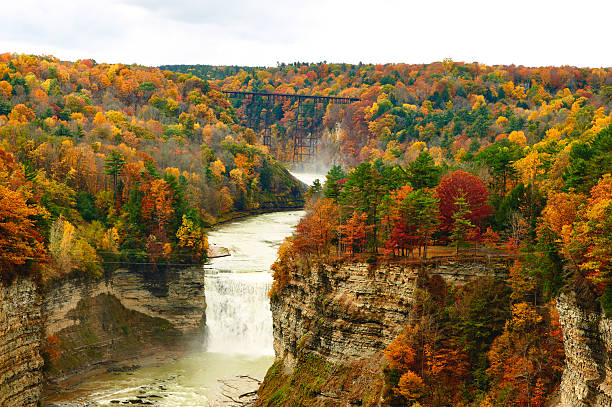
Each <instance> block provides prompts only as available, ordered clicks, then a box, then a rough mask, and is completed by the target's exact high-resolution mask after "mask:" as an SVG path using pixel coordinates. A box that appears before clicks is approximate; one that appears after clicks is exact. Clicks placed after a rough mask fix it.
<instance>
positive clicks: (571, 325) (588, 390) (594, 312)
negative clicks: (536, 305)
mask: <svg viewBox="0 0 612 407" xmlns="http://www.w3.org/2000/svg"><path fill="white" fill-rule="evenodd" d="M557 309H558V311H559V320H560V322H561V326H562V328H563V344H564V347H565V363H566V367H565V371H564V372H563V378H562V380H561V387H560V391H559V393H560V405H561V406H563V407H587V406H588V407H612V360H611V358H612V320H611V319H609V318H605V317H604V315H603V314H602V312H601V311H600V309H599V307H598V306H597V304H594V301H593V300H592V299H591V300H588V299H585V298H581V296H579V295H577V294H576V293H575V292H569V293H565V294H561V295H560V297H559V298H558V301H557Z"/></svg>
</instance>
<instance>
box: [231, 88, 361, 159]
mask: <svg viewBox="0 0 612 407" xmlns="http://www.w3.org/2000/svg"><path fill="white" fill-rule="evenodd" d="M221 93H223V94H225V95H227V97H228V98H239V99H242V100H244V102H245V103H249V104H252V103H253V102H254V101H255V99H256V98H261V99H262V100H263V101H264V102H265V103H267V105H268V108H267V109H266V114H265V115H264V118H263V127H264V128H263V145H265V146H267V147H268V148H269V149H270V150H271V149H272V134H271V131H270V126H271V125H272V120H271V114H270V112H271V108H270V107H272V106H274V104H275V103H276V102H282V101H286V100H289V101H293V102H295V101H297V104H298V105H297V112H296V116H297V125H296V127H295V130H294V131H293V134H292V139H293V155H292V158H293V161H304V160H309V159H311V158H312V157H314V155H315V154H316V151H317V144H318V142H319V138H318V136H317V135H315V134H312V133H311V132H308V131H307V129H306V127H305V126H304V102H305V101H312V102H313V104H314V106H315V108H316V106H317V105H321V106H323V107H326V106H327V105H328V104H330V103H334V104H339V105H349V104H351V103H353V102H358V101H359V100H360V99H359V98H351V97H340V96H314V95H298V94H292V93H266V92H245V91H235V90H221ZM247 127H250V128H253V127H254V126H253V125H252V124H251V123H250V117H249V115H248V114H247ZM254 130H259V129H254Z"/></svg>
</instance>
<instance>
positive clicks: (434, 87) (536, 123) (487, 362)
mask: <svg viewBox="0 0 612 407" xmlns="http://www.w3.org/2000/svg"><path fill="white" fill-rule="evenodd" d="M611 73H612V72H611V70H610V69H578V68H571V67H560V68H554V67H546V68H523V67H488V66H484V65H480V64H461V63H454V62H452V61H450V60H447V61H444V62H443V63H436V64H431V65H425V66H423V65H418V66H415V65H384V66H383V65H379V66H351V65H327V64H317V65H300V64H297V65H289V66H282V67H278V68H271V69H268V70H265V71H259V72H257V73H256V75H254V76H253V77H250V76H249V74H247V73H246V72H244V73H242V74H239V75H237V76H235V77H233V78H231V77H230V78H227V79H225V80H224V81H223V83H222V86H223V87H224V88H226V87H227V88H233V89H249V90H268V91H270V92H272V91H276V92H284V93H291V92H297V93H307V94H326V95H332V94H337V95H342V96H356V97H360V98H361V101H360V102H357V103H354V104H352V105H351V106H349V107H348V108H347V110H346V116H344V117H343V118H342V119H341V120H340V123H341V125H340V126H337V127H333V128H330V127H328V128H327V129H326V130H327V131H328V132H329V136H330V137H331V138H332V139H333V143H332V144H334V143H335V145H336V147H337V149H338V150H337V156H336V157H337V158H338V159H339V160H338V162H340V163H341V164H342V166H336V167H333V168H332V169H331V170H330V172H329V173H328V174H327V177H326V180H325V182H324V184H323V185H321V184H315V185H314V186H313V187H312V188H311V190H310V201H309V204H308V206H307V216H306V217H305V218H304V219H302V221H301V222H300V224H299V225H298V227H297V229H296V233H295V234H294V236H293V237H292V238H290V239H288V240H287V241H286V242H285V244H284V245H283V246H282V247H281V249H280V251H279V260H278V261H277V262H276V263H275V264H274V266H273V270H274V273H275V274H274V277H275V282H274V285H273V287H272V290H271V292H270V295H271V298H272V301H275V300H276V299H278V298H280V297H281V296H282V295H283V287H284V286H285V284H287V282H288V281H290V279H291V276H292V270H295V267H305V265H307V264H309V263H310V262H313V261H323V262H328V261H338V260H340V261H353V260H354V259H359V260H361V261H367V262H370V263H373V264H375V263H377V262H409V263H411V264H414V263H418V262H427V261H432V260H435V258H438V259H439V258H447V259H455V260H456V259H459V260H460V259H461V258H462V257H469V258H471V259H474V258H476V259H477V258H479V257H480V258H483V259H486V258H487V257H491V256H495V257H504V258H508V259H509V261H511V262H512V264H513V265H512V267H511V268H510V272H509V278H508V280H507V281H500V282H492V281H485V280H483V281H479V282H476V283H472V284H468V285H466V286H465V287H453V286H452V285H448V284H446V283H444V282H443V281H440V280H439V279H437V280H436V279H430V280H426V281H425V282H424V283H423V285H422V292H420V294H419V297H418V303H417V308H416V310H415V319H414V321H412V322H411V325H410V326H407V327H406V329H405V331H404V333H403V334H402V335H400V336H399V337H398V338H397V339H396V340H395V341H394V342H393V343H392V344H391V345H390V346H389V348H388V349H387V352H386V356H387V362H388V366H387V368H386V369H387V370H386V380H387V385H388V394H387V400H389V401H390V403H391V404H393V405H398V406H399V405H415V406H416V405H428V406H430V405H438V406H446V405H448V406H451V405H453V406H454V405H478V406H498V405H499V406H501V405H512V406H528V405H529V406H542V405H545V403H546V401H547V400H548V399H549V398H550V397H552V396H553V394H554V391H555V389H556V388H557V386H558V384H559V381H560V378H561V373H562V371H563V366H564V355H563V343H562V336H561V331H560V326H559V322H558V319H557V316H556V310H555V306H554V301H555V298H556V296H557V295H558V294H559V293H560V292H561V291H563V290H564V289H566V288H567V287H573V288H578V289H580V290H582V291H583V292H584V293H585V295H586V296H587V297H592V298H595V299H596V301H597V303H598V304H599V306H600V307H601V308H602V309H603V310H604V311H605V312H606V313H607V314H608V315H609V314H610V313H612V301H611V299H612V275H611V272H612V270H611V262H612V178H611V175H610V174H611V173H612V125H611V124H612V114H611V107H612V75H611ZM286 107H287V106H283V107H282V108H283V109H285V108H286ZM238 113H239V116H238V117H240V109H238ZM284 114H285V117H286V116H287V115H288V116H291V106H288V110H287V111H285V113H284ZM335 114H340V113H339V111H336V110H335V107H329V108H328V109H327V111H326V112H325V117H324V118H323V121H322V126H323V127H325V126H326V123H334V122H335V121H336V120H335V119H332V118H333V117H335V116H334V115H335ZM282 122H283V120H282V119H281V122H280V124H279V126H280V125H282ZM288 123H289V122H288ZM324 131H325V130H324ZM406 403H408V404H406Z"/></svg>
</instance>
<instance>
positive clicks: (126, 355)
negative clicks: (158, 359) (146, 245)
mask: <svg viewBox="0 0 612 407" xmlns="http://www.w3.org/2000/svg"><path fill="white" fill-rule="evenodd" d="M43 295H44V303H43V305H42V318H43V321H44V331H43V334H44V337H45V346H44V347H43V350H44V355H45V358H46V359H47V361H48V363H47V365H46V369H45V371H46V378H47V379H48V381H49V382H50V383H58V382H62V381H64V380H66V379H70V378H72V377H74V376H80V375H82V374H84V373H87V372H89V371H91V370H97V369H105V368H108V367H109V366H111V365H112V364H114V363H115V362H119V361H123V360H127V359H133V358H136V357H142V356H147V355H152V354H154V353H156V352H160V351H162V350H165V349H168V348H177V347H180V346H181V345H184V344H185V343H186V342H187V341H189V340H190V339H192V338H193V339H200V338H201V336H202V334H203V331H204V323H205V320H204V318H205V308H206V302H205V296H204V270H203V269H202V268H184V269H176V270H168V271H165V272H161V271H158V272H155V273H153V272H149V271H129V270H122V269H120V270H117V271H115V272H114V273H113V275H112V278H110V279H107V280H103V281H95V282H91V281H84V280H80V279H78V278H72V279H70V278H69V279H63V280H62V281H58V282H56V283H54V284H50V285H49V286H48V287H45V288H44V294H43Z"/></svg>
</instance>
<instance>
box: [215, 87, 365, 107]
mask: <svg viewBox="0 0 612 407" xmlns="http://www.w3.org/2000/svg"><path fill="white" fill-rule="evenodd" d="M221 93H224V94H226V95H227V96H229V97H231V96H246V97H255V96H261V97H267V98H272V99H297V100H314V101H315V102H331V103H337V104H342V105H348V104H351V103H353V102H359V100H360V99H359V98H347V97H340V96H313V95H298V94H295V93H267V92H245V91H238V90H221Z"/></svg>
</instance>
